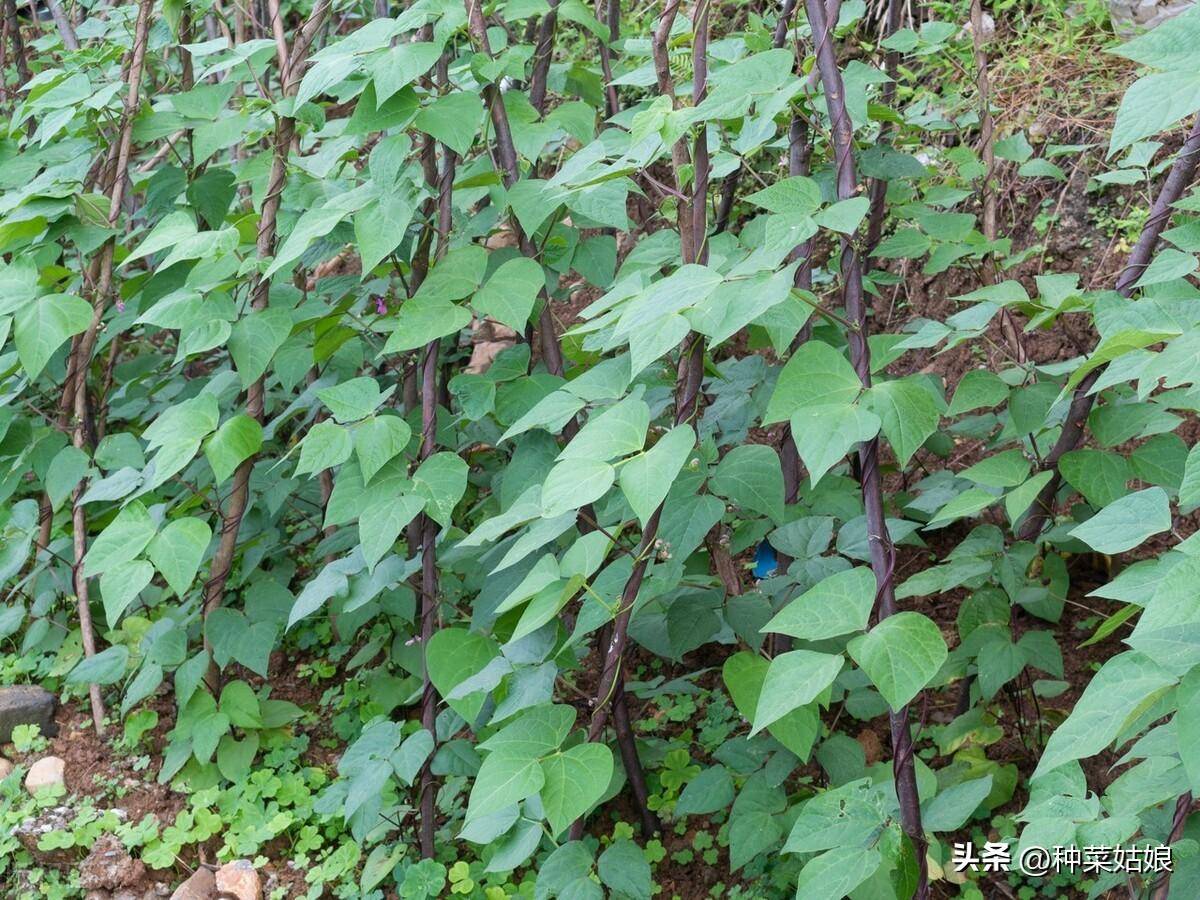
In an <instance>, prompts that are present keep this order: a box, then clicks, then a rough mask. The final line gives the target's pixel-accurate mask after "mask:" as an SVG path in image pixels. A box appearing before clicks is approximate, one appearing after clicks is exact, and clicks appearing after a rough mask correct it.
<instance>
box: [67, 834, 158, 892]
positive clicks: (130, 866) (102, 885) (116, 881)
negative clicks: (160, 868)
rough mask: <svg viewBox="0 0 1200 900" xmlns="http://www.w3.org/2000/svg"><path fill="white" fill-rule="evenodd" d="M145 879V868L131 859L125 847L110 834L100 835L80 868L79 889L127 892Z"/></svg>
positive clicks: (142, 864)
mask: <svg viewBox="0 0 1200 900" xmlns="http://www.w3.org/2000/svg"><path fill="white" fill-rule="evenodd" d="M145 878H146V866H145V864H144V863H143V862H142V861H141V860H140V859H134V858H133V857H132V856H130V855H129V851H128V850H126V849H125V845H124V844H122V843H121V841H120V840H118V839H117V838H116V837H114V836H113V835H111V834H105V835H101V836H100V838H99V839H97V841H96V842H95V843H94V844H92V849H91V851H90V852H89V853H88V855H87V858H86V859H85V860H84V861H83V862H82V863H80V865H79V884H80V887H82V888H83V889H84V890H89V891H118V890H126V891H128V890H130V889H132V888H134V887H136V886H137V885H140V884H141V883H142V882H143V881H144V880H145ZM141 893H142V892H138V896H139V897H140V896H141Z"/></svg>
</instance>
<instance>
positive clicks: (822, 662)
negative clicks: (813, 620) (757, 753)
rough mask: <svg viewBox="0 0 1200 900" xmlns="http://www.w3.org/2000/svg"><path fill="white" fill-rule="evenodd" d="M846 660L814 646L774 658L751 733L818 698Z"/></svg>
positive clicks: (755, 713)
mask: <svg viewBox="0 0 1200 900" xmlns="http://www.w3.org/2000/svg"><path fill="white" fill-rule="evenodd" d="M842 663H843V660H842V656H841V654H832V653H817V652H815V651H813V650H792V651H790V652H788V653H781V654H779V655H778V656H776V657H775V658H774V659H772V660H771V665H770V668H768V669H767V675H766V678H764V679H763V686H762V691H761V693H760V694H759V697H758V704H757V706H756V707H755V709H754V723H753V727H752V729H751V731H750V734H751V736H753V735H754V734H756V733H757V732H759V731H762V730H763V729H764V728H766V727H767V726H768V725H770V724H771V723H773V722H776V721H778V720H779V719H781V718H783V717H784V716H785V715H787V714H788V713H790V712H791V711H792V710H793V709H796V708H797V707H800V706H807V705H808V704H809V703H812V702H813V701H814V700H816V699H817V698H818V697H819V696H820V695H821V694H822V693H824V691H825V690H826V689H828V688H829V686H830V685H831V684H833V681H834V679H835V678H837V676H838V673H839V672H840V671H841V670H842Z"/></svg>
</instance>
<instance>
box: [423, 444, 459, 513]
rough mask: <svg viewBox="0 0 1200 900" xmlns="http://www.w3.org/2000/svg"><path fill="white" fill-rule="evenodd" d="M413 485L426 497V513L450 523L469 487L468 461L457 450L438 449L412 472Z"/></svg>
mask: <svg viewBox="0 0 1200 900" xmlns="http://www.w3.org/2000/svg"><path fill="white" fill-rule="evenodd" d="M413 487H414V488H416V491H417V493H418V494H420V495H421V496H422V497H424V498H425V514H426V515H428V516H429V518H431V519H433V520H434V521H435V522H437V523H438V524H439V525H442V526H448V525H449V524H450V514H451V513H453V512H454V507H455V506H457V505H458V501H459V500H461V499H462V496H463V494H464V493H466V490H467V464H466V463H465V462H463V460H462V457H460V456H459V455H458V454H457V453H451V452H449V451H443V452H441V453H435V454H433V456H431V457H429V458H428V459H427V460H425V462H423V463H421V465H420V467H419V468H418V469H417V471H416V472H414V473H413Z"/></svg>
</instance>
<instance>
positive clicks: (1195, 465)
mask: <svg viewBox="0 0 1200 900" xmlns="http://www.w3.org/2000/svg"><path fill="white" fill-rule="evenodd" d="M1197 504H1200V444H1196V445H1195V446H1193V447H1192V449H1191V450H1189V451H1188V456H1187V461H1186V462H1185V463H1184V465H1183V482H1182V483H1181V484H1180V485H1179V505H1180V507H1182V508H1184V509H1191V508H1194V507H1195V506H1196V505H1197Z"/></svg>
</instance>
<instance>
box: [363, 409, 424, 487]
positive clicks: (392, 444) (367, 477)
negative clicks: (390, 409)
mask: <svg viewBox="0 0 1200 900" xmlns="http://www.w3.org/2000/svg"><path fill="white" fill-rule="evenodd" d="M352 434H353V438H354V452H355V453H356V454H358V465H359V467H360V468H361V469H362V477H363V484H370V483H371V479H372V478H374V477H375V474H376V473H377V472H378V471H379V470H380V469H382V468H383V467H384V466H385V465H386V464H387V463H388V461H389V460H391V459H392V458H394V457H395V456H396V454H398V453H400V452H401V451H402V450H404V448H405V447H407V446H408V441H409V439H410V438H411V437H412V429H411V428H409V427H408V423H407V422H405V421H404V420H403V419H402V418H400V417H399V416H391V415H380V416H374V417H372V418H370V419H368V420H367V421H365V422H362V423H361V424H359V425H358V427H356V428H355V429H354V431H353V433H352Z"/></svg>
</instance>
